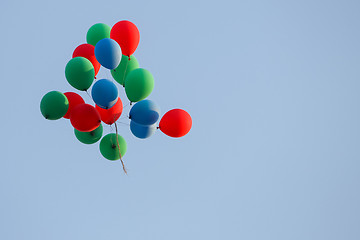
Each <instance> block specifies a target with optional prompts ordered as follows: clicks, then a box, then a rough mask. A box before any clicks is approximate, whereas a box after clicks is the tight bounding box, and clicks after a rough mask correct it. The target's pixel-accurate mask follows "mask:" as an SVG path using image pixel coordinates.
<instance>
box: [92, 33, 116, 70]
mask: <svg viewBox="0 0 360 240" xmlns="http://www.w3.org/2000/svg"><path fill="white" fill-rule="evenodd" d="M121 56H122V55H121V49H120V46H119V44H118V43H117V42H115V41H114V40H113V39H110V38H104V39H101V40H100V41H99V42H98V43H97V44H96V46H95V57H96V59H97V60H98V62H99V63H100V64H101V65H102V66H104V67H105V68H107V69H114V68H116V67H117V66H118V65H119V63H120V61H121Z"/></svg>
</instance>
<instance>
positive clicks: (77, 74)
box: [65, 57, 95, 91]
mask: <svg viewBox="0 0 360 240" xmlns="http://www.w3.org/2000/svg"><path fill="white" fill-rule="evenodd" d="M65 76H66V80H67V81H68V82H69V83H70V85H71V86H73V87H74V88H76V89H78V90H81V91H86V90H87V89H88V88H89V87H90V86H91V84H92V82H93V81H94V78H95V70H94V67H93V65H92V64H91V62H90V61H89V60H88V59H86V58H84V57H75V58H73V59H71V60H70V61H69V62H68V63H67V65H66V67H65Z"/></svg>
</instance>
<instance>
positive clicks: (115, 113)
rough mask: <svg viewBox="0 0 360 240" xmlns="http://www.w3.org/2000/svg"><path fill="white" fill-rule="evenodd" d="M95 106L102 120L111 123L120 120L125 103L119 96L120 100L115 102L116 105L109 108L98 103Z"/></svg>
mask: <svg viewBox="0 0 360 240" xmlns="http://www.w3.org/2000/svg"><path fill="white" fill-rule="evenodd" d="M95 108H96V110H97V111H98V112H99V114H100V117H101V120H102V121H103V122H104V123H106V124H109V125H111V124H113V123H114V122H116V120H118V119H119V117H120V116H121V113H122V110H123V104H122V102H121V99H120V98H119V97H118V100H117V102H116V103H115V105H114V106H112V107H111V108H109V109H104V108H101V107H99V106H98V105H95Z"/></svg>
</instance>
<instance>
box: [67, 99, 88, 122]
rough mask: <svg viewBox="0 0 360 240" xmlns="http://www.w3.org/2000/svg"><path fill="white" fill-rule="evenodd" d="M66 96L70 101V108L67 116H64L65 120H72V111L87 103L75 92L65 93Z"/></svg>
mask: <svg viewBox="0 0 360 240" xmlns="http://www.w3.org/2000/svg"><path fill="white" fill-rule="evenodd" d="M64 95H65V96H66V98H67V99H68V101H69V108H68V110H67V112H66V114H65V115H64V118H67V119H70V114H71V111H72V110H73V108H74V107H76V106H77V105H79V104H82V103H85V101H84V99H83V98H82V97H81V96H80V95H79V94H77V93H74V92H66V93H64Z"/></svg>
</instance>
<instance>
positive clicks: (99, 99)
mask: <svg viewBox="0 0 360 240" xmlns="http://www.w3.org/2000/svg"><path fill="white" fill-rule="evenodd" d="M91 95H92V98H93V100H94V102H95V103H96V104H97V105H99V107H101V108H104V109H109V108H111V107H112V106H114V105H115V103H116V101H117V100H118V89H117V87H116V85H115V84H114V83H113V82H112V81H110V80H108V79H100V80H98V81H96V82H95V84H94V86H93V87H92V89H91Z"/></svg>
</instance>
